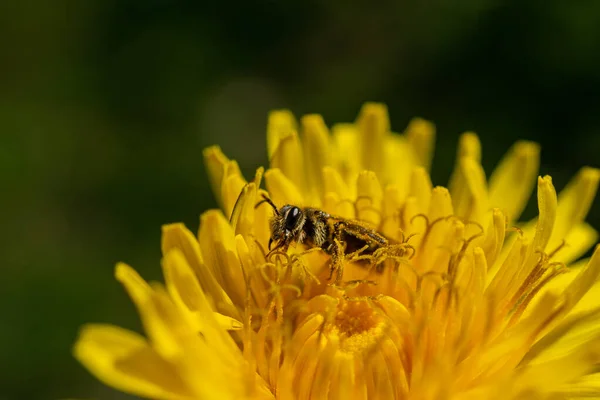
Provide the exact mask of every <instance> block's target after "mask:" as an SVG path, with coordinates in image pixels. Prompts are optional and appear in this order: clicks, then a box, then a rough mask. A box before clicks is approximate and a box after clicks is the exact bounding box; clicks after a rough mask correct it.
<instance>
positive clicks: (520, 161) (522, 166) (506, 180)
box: [489, 141, 540, 223]
mask: <svg viewBox="0 0 600 400" xmlns="http://www.w3.org/2000/svg"><path fill="white" fill-rule="evenodd" d="M539 165H540V146H539V145H538V144H537V143H534V142H527V141H520V142H517V143H515V145H514V146H513V147H512V148H511V149H510V150H509V152H508V153H507V154H506V155H505V156H504V158H503V159H502V161H500V164H498V166H497V167H496V169H495V170H494V173H493V174H492V176H491V177H490V190H489V196H490V203H491V205H492V206H493V207H497V208H500V209H501V210H502V211H503V212H504V214H505V215H506V216H507V217H508V221H509V223H510V222H512V221H516V220H517V219H518V218H519V216H520V215H521V213H522V212H523V209H524V208H525V206H526V205H527V201H528V200H529V197H530V196H531V192H532V191H533V188H534V186H535V178H536V176H537V173H538V169H539Z"/></svg>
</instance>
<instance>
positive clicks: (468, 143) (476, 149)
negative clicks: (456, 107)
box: [456, 132, 481, 162]
mask: <svg viewBox="0 0 600 400" xmlns="http://www.w3.org/2000/svg"><path fill="white" fill-rule="evenodd" d="M463 157H468V158H471V159H473V160H475V161H477V162H481V143H480V142H479V137H477V134H476V133H475V132H465V133H463V134H462V135H460V139H459V141H458V150H457V155H456V159H457V160H460V159H461V158H463Z"/></svg>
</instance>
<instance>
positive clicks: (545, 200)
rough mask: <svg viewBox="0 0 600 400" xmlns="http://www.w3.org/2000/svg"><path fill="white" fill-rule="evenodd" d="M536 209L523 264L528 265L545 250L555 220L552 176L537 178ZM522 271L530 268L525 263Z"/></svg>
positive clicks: (526, 271)
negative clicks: (534, 226)
mask: <svg viewBox="0 0 600 400" xmlns="http://www.w3.org/2000/svg"><path fill="white" fill-rule="evenodd" d="M537 197H538V209H539V218H538V221H537V225H536V228H535V236H534V237H533V241H532V243H531V245H530V247H529V251H528V254H527V259H526V261H525V264H528V263H529V264H530V265H529V267H531V268H532V267H533V265H534V264H535V263H536V262H537V259H538V258H539V252H540V251H544V250H546V245H547V244H548V241H549V240H550V236H551V235H552V229H553V228H554V221H555V220H556V206H557V199H556V190H554V185H552V178H550V177H549V176H545V177H543V178H542V177H539V178H538V193H537ZM523 272H524V273H526V274H527V275H528V274H529V272H530V270H529V268H528V266H527V265H525V268H524V271H523Z"/></svg>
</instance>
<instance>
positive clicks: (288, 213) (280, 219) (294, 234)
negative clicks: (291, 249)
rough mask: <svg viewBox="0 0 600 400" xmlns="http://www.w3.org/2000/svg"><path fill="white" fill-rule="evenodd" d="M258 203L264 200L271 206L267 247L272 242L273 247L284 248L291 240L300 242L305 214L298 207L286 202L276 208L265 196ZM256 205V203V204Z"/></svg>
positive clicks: (302, 236)
mask: <svg viewBox="0 0 600 400" xmlns="http://www.w3.org/2000/svg"><path fill="white" fill-rule="evenodd" d="M263 199H264V200H262V201H261V202H260V203H259V204H261V203H263V202H265V203H268V204H269V205H270V206H271V207H272V208H273V218H271V239H270V240H269V249H271V245H272V243H273V242H275V243H276V246H275V248H279V247H284V248H286V247H287V246H289V245H290V244H291V243H292V242H302V241H303V239H304V236H305V235H304V231H303V228H304V223H305V222H306V215H305V214H304V211H303V210H302V209H301V208H300V207H296V206H294V205H290V204H286V205H285V206H283V207H281V208H280V209H277V207H276V206H275V204H274V203H273V201H271V199H269V198H268V197H266V196H263ZM257 206H258V204H257Z"/></svg>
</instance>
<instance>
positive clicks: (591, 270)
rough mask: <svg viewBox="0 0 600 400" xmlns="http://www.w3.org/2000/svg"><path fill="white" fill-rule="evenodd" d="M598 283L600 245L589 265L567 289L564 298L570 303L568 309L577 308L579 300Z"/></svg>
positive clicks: (599, 278) (599, 275)
mask: <svg viewBox="0 0 600 400" xmlns="http://www.w3.org/2000/svg"><path fill="white" fill-rule="evenodd" d="M598 281H600V245H598V246H596V249H595V250H594V254H593V255H592V258H591V259H590V262H589V263H588V265H587V266H586V267H585V268H583V269H582V270H581V271H580V272H579V274H578V275H577V277H576V278H575V279H574V280H573V282H571V284H570V285H569V286H567V288H566V289H565V291H564V296H565V298H566V299H567V301H568V303H567V307H566V309H567V310H570V309H572V308H573V307H575V306H576V305H577V303H578V302H579V300H581V298H582V297H583V296H584V295H585V294H586V293H587V292H588V290H590V288H591V287H592V286H593V285H594V284H595V283H596V282H598Z"/></svg>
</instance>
